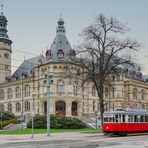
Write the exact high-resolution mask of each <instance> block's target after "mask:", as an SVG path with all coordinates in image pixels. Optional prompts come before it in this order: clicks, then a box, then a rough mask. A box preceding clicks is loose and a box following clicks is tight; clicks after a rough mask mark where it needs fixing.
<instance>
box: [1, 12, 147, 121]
mask: <svg viewBox="0 0 148 148" xmlns="http://www.w3.org/2000/svg"><path fill="white" fill-rule="evenodd" d="M11 43H12V41H11V40H10V39H9V37H8V35H7V19H6V17H5V16H4V15H3V13H1V15H0V110H1V111H9V112H13V113H14V114H15V115H16V116H18V117H24V118H25V120H26V121H27V120H28V119H30V118H31V114H32V113H35V114H41V115H43V114H46V113H47V89H49V87H47V85H48V84H47V73H48V72H49V71H50V73H51V74H52V76H53V77H52V79H53V83H52V84H51V85H50V113H51V114H57V115H65V116H78V117H82V116H83V115H88V114H93V113H95V112H99V99H98V97H97V91H96V89H95V86H94V85H93V83H92V82H90V81H88V82H86V83H85V85H84V86H82V80H83V76H82V75H79V74H80V73H81V72H82V67H81V66H80V64H79V62H80V59H79V58H77V57H76V52H75V50H73V49H72V48H71V46H70V43H69V42H68V40H67V37H66V29H65V26H64V21H63V19H61V18H60V19H59V20H58V22H57V28H56V37H55V39H54V41H53V42H52V44H51V47H50V48H49V49H47V51H46V53H45V56H43V55H40V56H37V57H34V58H32V59H27V60H25V61H24V62H23V63H22V64H21V65H20V66H19V67H18V69H17V70H16V71H15V72H14V73H13V74H11V53H12V51H13V49H11ZM122 70H123V73H121V74H120V75H118V76H116V77H115V76H112V79H111V84H112V85H111V86H110V87H109V86H104V98H105V99H104V103H105V110H115V109H118V108H120V109H121V108H127V107H130V108H142V109H147V100H148V84H147V83H146V82H145V81H144V80H143V78H142V74H141V72H140V70H134V69H132V68H130V67H127V66H126V65H124V66H123V67H122Z"/></svg>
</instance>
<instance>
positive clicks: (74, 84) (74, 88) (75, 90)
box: [73, 82, 78, 95]
mask: <svg viewBox="0 0 148 148" xmlns="http://www.w3.org/2000/svg"><path fill="white" fill-rule="evenodd" d="M73 93H74V94H75V95H77V94H78V84H77V83H76V82H74V83H73Z"/></svg>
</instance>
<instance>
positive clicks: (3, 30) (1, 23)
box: [0, 3, 12, 44]
mask: <svg viewBox="0 0 148 148" xmlns="http://www.w3.org/2000/svg"><path fill="white" fill-rule="evenodd" d="M7 22H8V21H7V19H6V17H5V16H4V12H3V3H1V15H0V42H3V41H4V42H6V43H8V44H11V43H12V41H11V40H10V39H9V37H8V35H7V32H8V31H7Z"/></svg>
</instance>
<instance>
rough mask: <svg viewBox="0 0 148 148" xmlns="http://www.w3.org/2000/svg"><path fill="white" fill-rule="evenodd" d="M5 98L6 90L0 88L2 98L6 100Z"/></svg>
mask: <svg viewBox="0 0 148 148" xmlns="http://www.w3.org/2000/svg"><path fill="white" fill-rule="evenodd" d="M4 99H5V92H4V90H0V100H4Z"/></svg>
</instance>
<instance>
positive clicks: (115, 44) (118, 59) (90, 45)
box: [78, 14, 140, 124]
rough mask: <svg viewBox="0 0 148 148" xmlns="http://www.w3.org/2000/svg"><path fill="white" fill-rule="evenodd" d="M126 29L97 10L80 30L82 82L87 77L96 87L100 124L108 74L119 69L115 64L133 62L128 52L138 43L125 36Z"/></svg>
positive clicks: (131, 63)
mask: <svg viewBox="0 0 148 148" xmlns="http://www.w3.org/2000/svg"><path fill="white" fill-rule="evenodd" d="M127 31H128V28H127V27H126V25H125V24H122V23H120V22H119V21H118V20H117V19H115V18H113V17H106V16H104V15H102V14H100V15H98V16H97V17H96V20H95V22H94V23H93V24H92V25H90V26H88V27H87V28H85V29H84V31H83V34H82V37H83V38H84V42H83V43H82V44H81V45H80V46H79V50H78V52H79V53H81V56H83V59H85V60H82V62H81V64H82V66H83V68H84V73H85V74H84V73H83V75H85V79H84V82H85V80H91V81H92V82H93V83H94V85H95V87H96V90H97V94H98V98H99V102H100V115H101V123H102V124H103V112H104V85H105V84H107V82H108V81H109V77H110V76H111V75H114V74H117V73H118V72H119V66H121V65H123V64H130V65H134V62H133V59H132V58H131V57H132V56H131V54H132V53H133V51H137V49H138V48H139V47H140V45H139V44H138V43H137V42H136V41H132V40H130V39H125V38H126V37H124V34H125V33H126V32H127Z"/></svg>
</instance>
